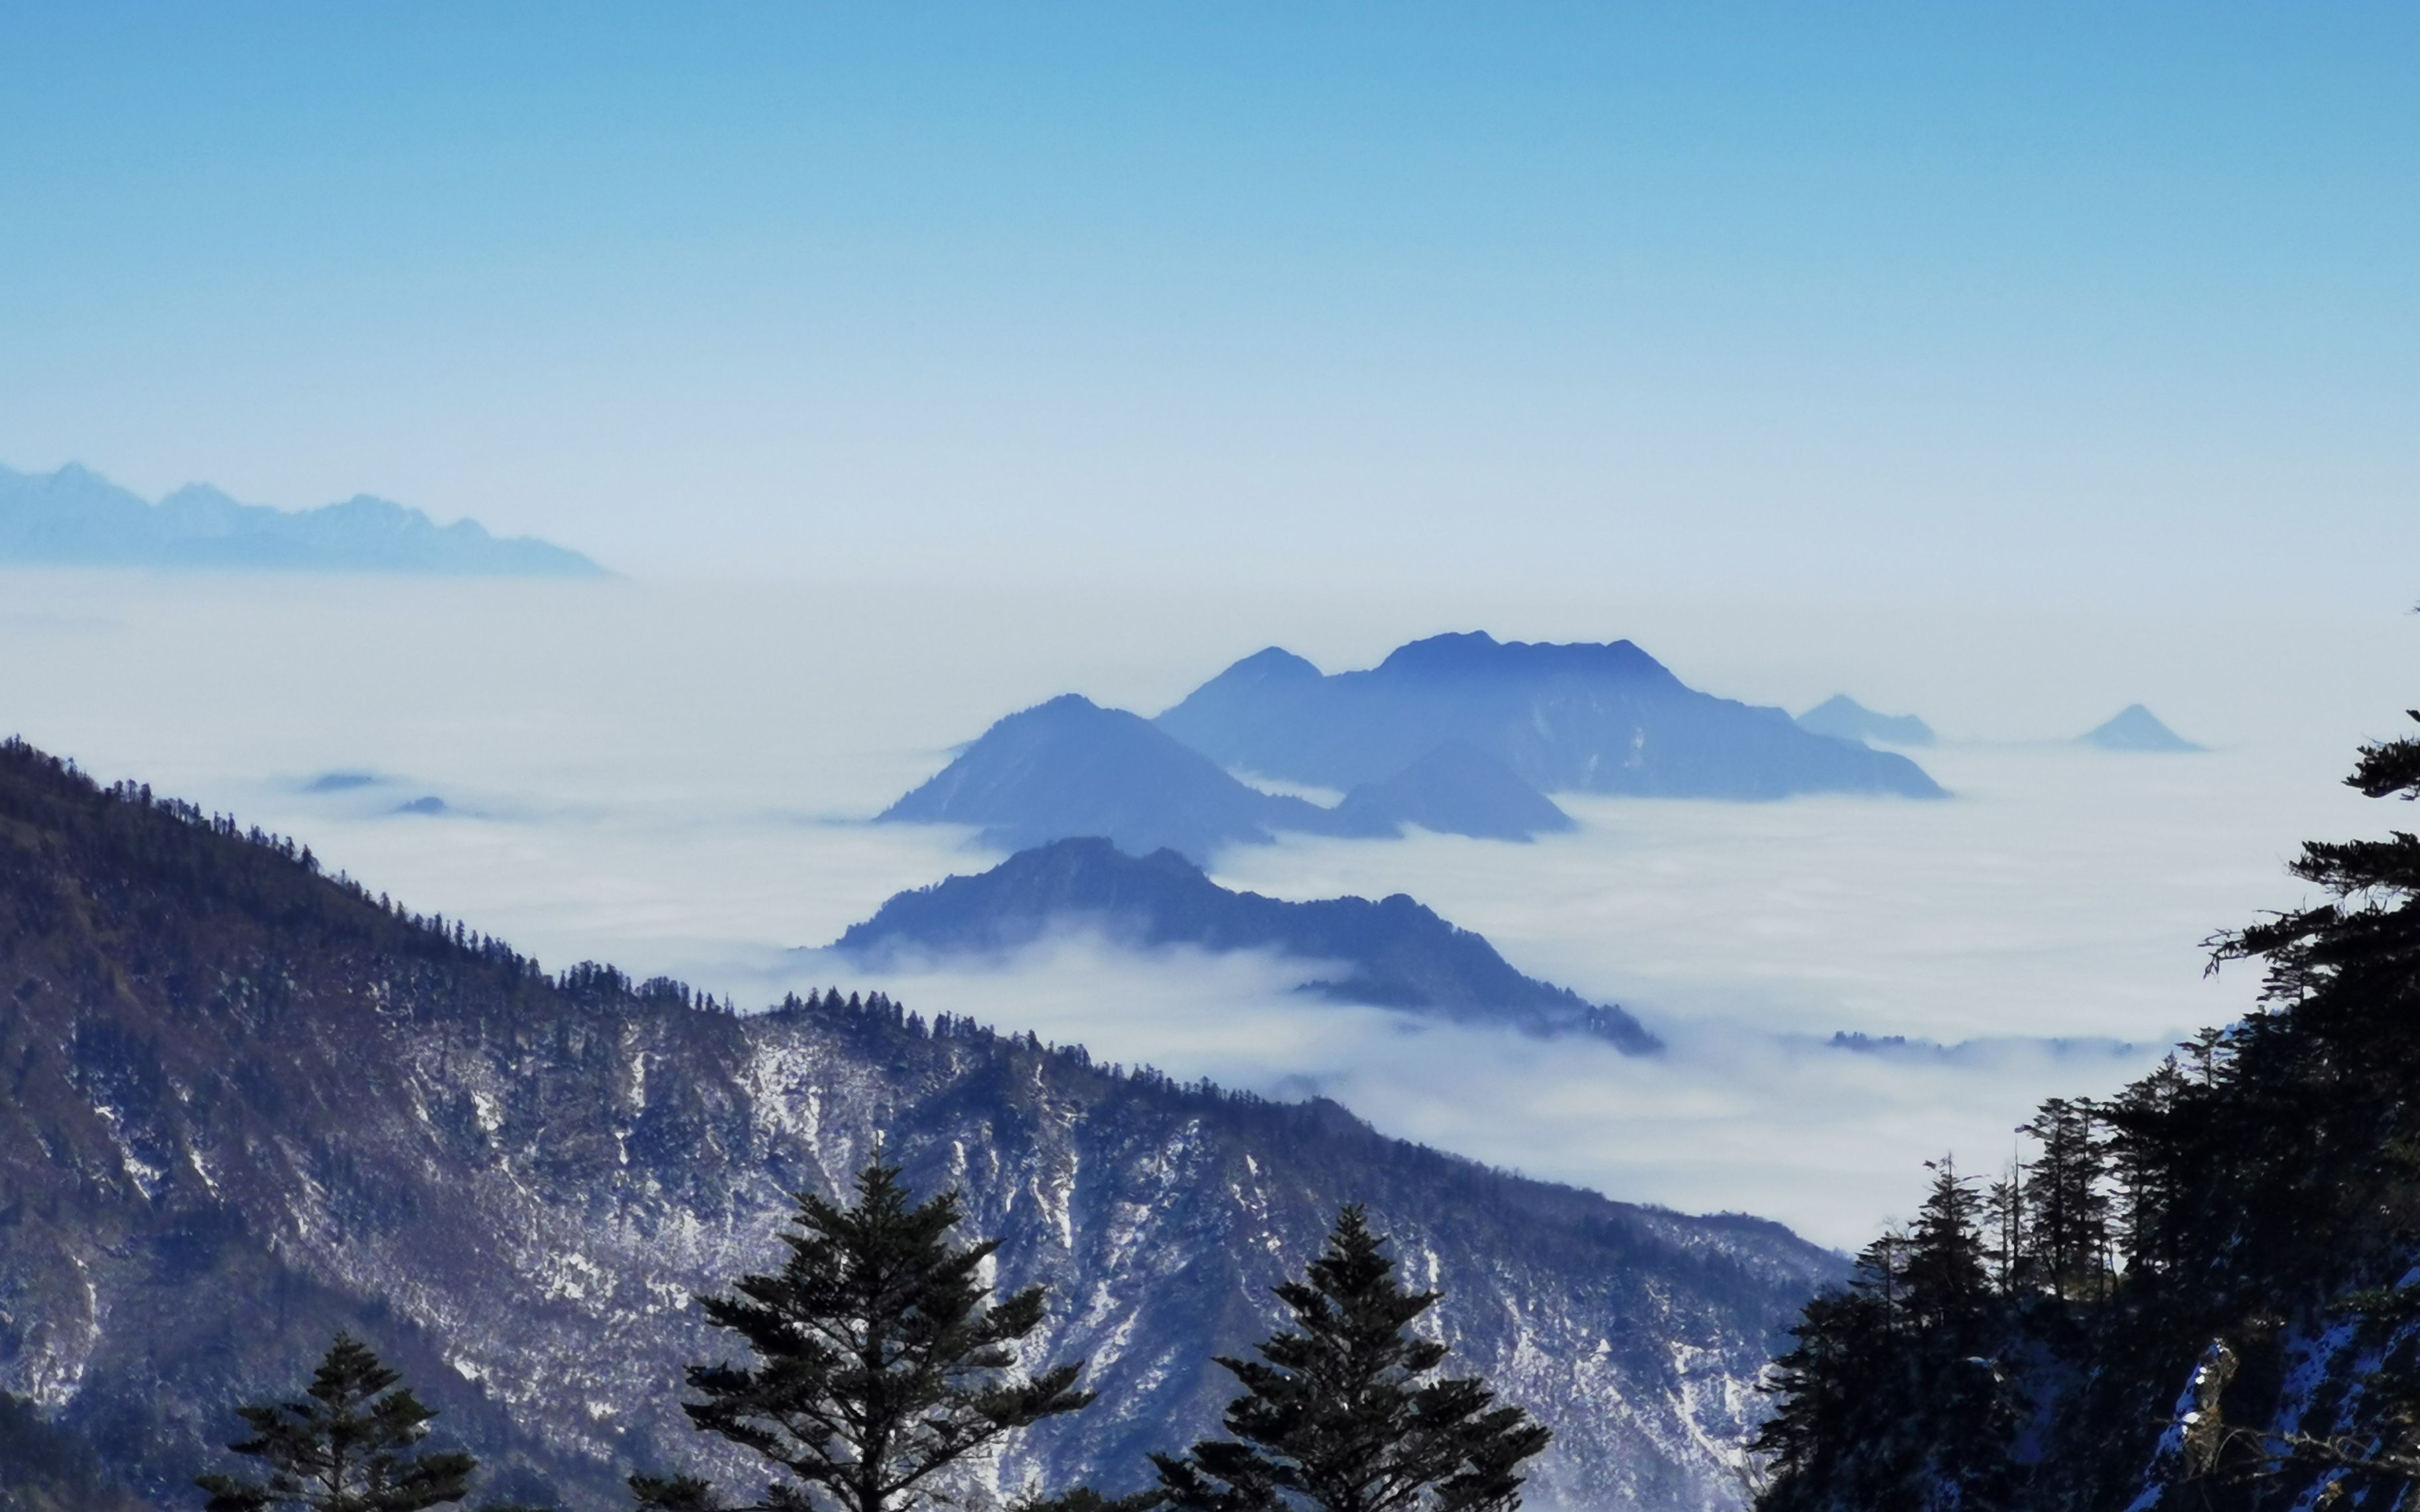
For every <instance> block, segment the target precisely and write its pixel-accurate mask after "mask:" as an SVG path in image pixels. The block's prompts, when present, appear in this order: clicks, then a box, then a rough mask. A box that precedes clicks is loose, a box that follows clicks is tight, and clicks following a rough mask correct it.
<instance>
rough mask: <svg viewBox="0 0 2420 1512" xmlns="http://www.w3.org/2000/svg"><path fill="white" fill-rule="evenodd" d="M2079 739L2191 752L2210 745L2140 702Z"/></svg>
mask: <svg viewBox="0 0 2420 1512" xmlns="http://www.w3.org/2000/svg"><path fill="white" fill-rule="evenodd" d="M2076 739H2077V740H2078V741H2080V742H2082V743H2083V744H2085V745H2086V746H2098V747H2100V748H2102V749H2103V750H2153V751H2190V750H2207V749H2208V747H2206V746H2196V745H2195V744H2194V743H2193V742H2192V741H2190V740H2187V739H2186V738H2185V737H2184V736H2182V735H2180V734H2178V733H2176V732H2175V731H2173V730H2171V729H2169V728H2168V727H2167V726H2166V725H2164V724H2162V723H2161V722H2160V721H2159V720H2158V719H2157V718H2156V717H2153V716H2152V714H2151V711H2150V710H2149V709H2147V708H2145V707H2143V705H2141V704H2139V703H2129V704H2127V705H2126V706H2125V707H2124V708H2123V709H2120V710H2118V713H2117V715H2116V716H2115V717H2112V718H2111V719H2110V720H2109V722H2108V723H2107V724H2104V725H2101V726H2098V727H2096V728H2094V729H2092V730H2089V731H2086V733H2083V734H2081V735H2078V736H2077V737H2076Z"/></svg>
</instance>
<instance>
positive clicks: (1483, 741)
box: [1157, 633, 1943, 798]
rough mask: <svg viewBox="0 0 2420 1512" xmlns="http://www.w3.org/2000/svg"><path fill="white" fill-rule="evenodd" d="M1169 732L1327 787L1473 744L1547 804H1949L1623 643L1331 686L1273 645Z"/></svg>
mask: <svg viewBox="0 0 2420 1512" xmlns="http://www.w3.org/2000/svg"><path fill="white" fill-rule="evenodd" d="M1157 723H1158V725H1159V727H1160V728H1161V729H1162V730H1165V731H1167V732H1168V733H1170V734H1171V735H1174V736H1175V737H1176V738H1177V739H1179V740H1181V741H1183V742H1184V743H1185V744H1187V746H1190V747H1192V748H1194V749H1196V750H1198V751H1201V752H1202V754H1204V755H1206V756H1208V757H1210V758H1211V759H1212V760H1213V761H1216V762H1218V763H1219V764H1221V765H1224V766H1229V767H1233V768H1235V769H1237V770H1241V771H1246V772H1252V773H1257V774H1260V775H1263V776H1266V777H1271V778H1278V779H1284V780H1287V781H1292V782H1306V783H1315V784H1318V785H1320V786H1322V787H1330V788H1346V789H1349V788H1354V787H1357V786H1359V785H1361V784H1363V783H1366V782H1375V781H1381V780H1384V779H1387V778H1389V777H1391V776H1393V775H1394V774H1395V773H1397V772H1400V771H1402V770H1403V769H1404V766H1405V765H1406V764H1409V763H1411V762H1413V761H1415V760H1418V759H1419V758H1420V757H1422V756H1424V755H1426V754H1427V753H1428V752H1430V751H1432V750H1434V749H1435V748H1437V747H1438V746H1441V745H1443V744H1445V743H1447V742H1449V741H1462V742H1465V743H1467V744H1468V745H1470V746H1472V747H1474V748H1477V749H1478V750H1480V751H1481V752H1484V753H1485V754H1486V755H1488V756H1491V757H1493V758H1495V759H1496V760H1497V761H1498V762H1500V763H1502V764H1504V765H1505V766H1506V767H1508V768H1510V769H1511V771H1512V773H1513V775H1514V776H1516V777H1518V778H1519V779H1521V780H1522V781H1524V782H1526V783H1528V785H1529V786H1530V787H1531V788H1534V789H1536V790H1537V791H1539V792H1541V793H1564V792H1575V793H1619V794H1629V795H1652V796H1660V797H1692V798H1784V797H1790V796H1792V795H1797V794H1807V793H1870V794H1886V795H1896V796H1900V797H1919V798H1937V797H1941V796H1943V793H1942V790H1941V789H1940V787H1939V786H1938V785H1937V784H1935V783H1934V782H1933V780H1932V779H1931V778H1930V777H1927V776H1926V775H1925V773H1924V770H1923V768H1921V767H1919V766H1917V765H1916V764H1915V763H1914V762H1912V761H1909V760H1908V759H1907V758H1906V757H1904V756H1900V755H1898V754H1895V753H1893V752H1888V751H1877V750H1871V749H1867V748H1861V747H1857V746H1852V745H1848V744H1844V743H1843V742H1841V741H1838V740H1835V739H1830V738H1827V737H1825V736H1823V735H1819V734H1816V733H1812V732H1811V731H1807V730H1804V729H1801V728H1800V727H1799V726H1798V725H1797V724H1796V723H1795V722H1794V721H1792V719H1791V717H1790V716H1789V715H1788V714H1787V713H1785V712H1783V711H1782V710H1780V709H1769V708H1758V707H1753V706H1751V705H1748V704H1745V703H1740V702H1733V701H1732V700H1730V699H1722V698H1715V697H1714V696H1713V695H1711V694H1707V693H1700V692H1699V691H1698V690H1697V689H1695V688H1692V687H1688V686H1687V685H1686V684H1684V683H1683V682H1682V681H1681V680H1680V679H1679V678H1677V677H1675V676H1673V675H1672V673H1671V672H1670V671H1667V670H1666V669H1665V667H1664V666H1663V664H1662V663H1660V662H1658V661H1657V660H1656V659H1655V658H1654V657H1652V656H1649V655H1648V654H1647V653H1646V652H1644V651H1641V650H1640V649H1639V648H1638V647H1637V646H1636V645H1633V644H1632V643H1631V642H1629V641H1627V640H1617V641H1614V642H1612V643H1611V644H1607V645H1586V644H1582V645H1544V644H1530V643H1528V642H1524V641H1509V642H1508V641H1498V640H1495V639H1494V638H1493V637H1490V636H1487V635H1484V634H1478V633H1473V634H1466V635H1440V636H1433V637H1431V638H1430V639H1428V640H1415V641H1413V642H1412V643H1410V644H1409V645H1406V646H1403V647H1400V648H1398V649H1397V650H1396V651H1395V652H1394V653H1393V654H1391V655H1390V656H1388V657H1387V659H1386V660H1385V661H1383V662H1381V663H1379V664H1378V666H1376V667H1375V668H1373V669H1371V670H1369V671H1352V672H1339V673H1336V674H1334V675H1332V676H1328V675H1323V674H1322V673H1321V672H1320V671H1319V669H1318V668H1316V667H1314V666H1312V665H1311V663H1310V662H1308V661H1305V660H1304V659H1303V658H1301V657H1300V656H1295V655H1294V654H1293V653H1291V652H1288V651H1284V650H1281V649H1280V648H1277V647H1274V646H1273V647H1271V648H1269V649H1268V650H1266V651H1263V652H1260V653H1258V654H1256V655H1254V656H1247V657H1245V658H1244V659H1243V660H1242V661H1239V662H1237V663H1235V665H1233V667H1230V668H1228V669H1227V670H1226V671H1223V672H1220V673H1219V674H1218V676H1217V677H1214V678H1212V679H1211V680H1210V681H1209V682H1207V683H1204V684H1203V685H1202V687H1198V688H1196V689H1194V691H1193V692H1192V693H1191V694H1190V695H1188V696H1187V698H1186V699H1185V701H1184V702H1181V703H1179V704H1177V705H1176V706H1175V707H1174V708H1172V709H1170V710H1169V711H1168V712H1166V713H1165V714H1162V715H1161V716H1160V717H1159V718H1158V720H1157Z"/></svg>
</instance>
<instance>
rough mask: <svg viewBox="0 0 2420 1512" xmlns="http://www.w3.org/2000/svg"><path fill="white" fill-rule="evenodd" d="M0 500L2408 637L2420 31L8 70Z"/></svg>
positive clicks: (304, 31) (287, 54)
mask: <svg viewBox="0 0 2420 1512" xmlns="http://www.w3.org/2000/svg"><path fill="white" fill-rule="evenodd" d="M0 68H5V70H6V78H7V85H6V87H5V88H0V216H5V229H0V461H5V462H8V463H10V464H12V465H15V466H17V467H20V468H49V467H52V466H55V465H57V464H58V463H61V462H64V461H68V460H81V461H84V462H86V463H88V464H90V465H92V466H94V467H96V468H99V469H100V470H101V471H105V472H108V473H110V474H111V475H113V476H116V477H117V478H119V479H120V480H121V481H123V482H126V483H128V484H130V485H132V486H136V487H138V488H140V489H142V490H144V491H146V492H148V493H157V492H160V491H163V490H164V489H165V488H168V487H171V486H175V485H177V484H178V483H181V482H184V481H188V480H193V479H206V480H209V481H211V482H215V483H217V484H219V485H221V486H225V487H226V488H227V489H229V490H230V491H231V492H234V493H236V494H238V495H239V496H240V497H244V498H247V499H252V500H256V501H263V502H272V503H280V504H287V505H301V504H308V503H315V502H320V501H326V500H329V499H333V498H336V497H341V496H344V495H347V494H350V493H352V492H355V491H360V490H368V491H373V492H378V493H382V494H386V495H389V496H391V497H396V498H399V499H402V500H405V501H409V502H412V503H417V504H420V505H422V506H423V507H425V508H427V509H428V510H429V511H430V512H431V513H433V514H436V515H438V516H439V517H452V516H455V515H459V514H472V515H475V516H477V517H480V518H482V519H484V520H486V521H488V522H489V524H491V525H493V526H496V527H499V528H503V529H508V530H514V531H533V532H541V533H545V534H548V535H551V536H553V537H555V538H558V539H561V540H564V541H566V542H569V543H571V544H574V545H579V546H582V547H586V548H591V549H593V550H594V551H596V552H597V554H598V555H600V556H602V557H604V558H606V559H607V560H609V561H611V562H613V563H616V564H618V565H621V566H624V567H626V568H628V569H631V570H634V571H642V572H645V571H665V572H674V571H677V572H692V571H695V572H775V573H791V574H799V575H812V574H814V573H819V572H830V571H845V572H886V571H891V572H898V573H902V574H908V575H912V574H914V573H917V572H922V571H928V570H929V571H934V572H941V573H948V572H996V573H1001V574H1015V573H1032V574H1036V575H1040V576H1045V577H1055V578H1070V577H1072V578H1076V579H1082V578H1084V577H1086V576H1088V575H1089V576H1105V577H1115V578H1118V579H1122V580H1129V581H1130V580H1133V579H1138V578H1140V579H1148V578H1149V577H1151V576H1152V575H1153V574H1155V573H1162V572H1165V573H1169V574H1171V575H1183V576H1192V577H1207V578H1210V579H1222V578H1223V579H1249V578H1252V577H1254V576H1256V575H1259V574H1262V573H1264V572H1266V571H1269V570H1271V568H1270V565H1269V564H1270V563H1272V562H1273V561H1274V562H1280V563H1284V564H1285V570H1287V571H1291V572H1297V573H1301V572H1310V573H1312V574H1314V575H1315V574H1316V573H1321V572H1334V571H1340V570H1350V571H1353V572H1356V573H1359V574H1364V575H1367V576H1369V577H1371V578H1373V579H1388V580H1402V581H1416V580H1420V579H1424V578H1435V577H1442V576H1450V575H1454V574H1466V573H1477V574H1483V575H1491V576H1501V575H1514V574H1520V573H1523V572H1527V571H1538V572H1542V573H1544V574H1548V575H1550V576H1554V577H1556V578H1558V579H1559V580H1562V581H1564V582H1581V583H1584V582H1591V581H1602V582H1604V583H1606V584H1607V585H1609V586H1612V587H1632V588H1635V587H1637V586H1639V585H1642V584H1646V583H1651V582H1652V583H1662V584H1667V585H1668V584H1673V583H1680V584H1684V585H1685V584H1688V583H1695V582H1707V583H1711V582H1715V581H1729V582H1732V583H1734V584H1736V583H1741V582H1746V583H1755V582H1767V581H1769V582H1775V583H1785V582H1790V581H1792V580H1798V579H1820V580H1824V581H1831V582H1835V583H1839V584H1845V585H1848V586H1849V587H1850V588H1851V589H1852V590H1853V591H1856V592H1875V591H1883V592H1912V591H1918V590H1921V591H1936V590H1939V591H1948V592H1969V591H1972V592H1989V593H2018V594H2023V593H2031V592H2036V591H2040V590H2042V589H2045V588H2047V589H2050V590H2055V591H2060V592H2070V591H2071V592H2075V593H2079V594H2103V595H2105V594H2113V593H2114V594H2124V593H2129V592H2133V591H2136V590H2138V589H2155V590H2157V591H2158V592H2161V593H2209V592H2235V591H2242V590H2243V589H2246V588H2252V587H2257V586H2259V585H2261V584H2264V583H2271V582H2273V583H2277V584H2280V585H2283V586H2285V587H2287V588H2288V589H2289V590H2290V591H2293V592H2297V593H2304V592H2330V591H2335V587H2337V586H2339V585H2341V586H2342V587H2344V588H2345V589H2346V590H2347V591H2353V592H2358V593H2362V594H2397V595H2401V596H2403V597H2405V598H2410V597H2413V596H2420V440H2415V437H2420V371H2415V354H2420V85H2415V82H2414V81H2415V80H2420V8H2412V7H2410V6H2386V5H2330V6H2323V7H2289V6H2286V5H2283V4H2280V5H2275V6H2269V7H2259V8H2247V7H2240V6H2210V5H2149V4H2105V3H2104V4H2093V5H2077V6H2066V7H2062V6H2054V5H2023V6H2019V5H1965V4H1960V5H1943V4H1908V5H1900V6H1860V5H1824V6H1785V5H1778V4H1774V5H1761V6H1732V5H1716V4H1708V5H1697V4H1691V5H1681V4H1671V5H1629V6H1614V5H1589V6H1571V7H1559V6H1549V5H1525V6H1481V5H1475V4H1474V5H1464V6H1435V5H1419V4H1400V3H1391V4H1385V5H1374V4H1373V5H1367V6H1336V5H1330V6H1316V5H1301V4H1289V5H1281V6H1280V5H1255V4H1218V5H1195V6H1180V5H1165V4H1146V5H1135V4H1115V5H1075V4H1040V5H981V6H978V5H971V4H970V5H964V6H954V7H933V6H923V5H903V6H888V5H886V6H878V7H877V6H858V7H804V6H790V5H782V6H774V5H765V6H750V7H731V6H687V5H682V6H672V5H657V6H644V7H640V6H632V7H614V6H606V5H596V4H579V5H561V6H548V7H539V6H498V5H478V6H471V5H462V6H446V5H414V6H409V7H404V6H395V7H386V8H372V7H365V6H328V5H318V4H309V5H304V4H295V5H287V6H269V7H264V6H255V5H241V4H212V5H207V6H205V5H185V6H134V5H127V6H118V5H90V6H85V5H54V4H40V5H26V4H15V3H9V4H6V5H0Z"/></svg>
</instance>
